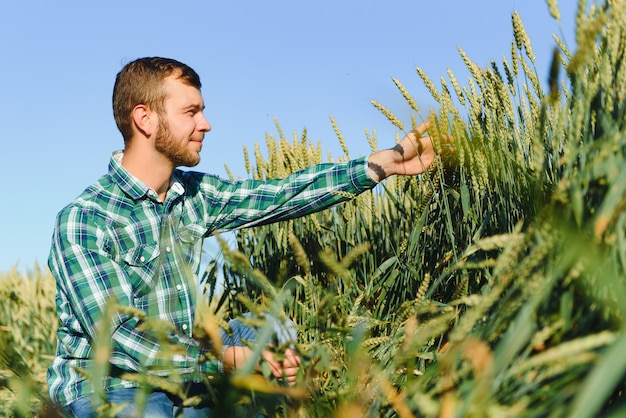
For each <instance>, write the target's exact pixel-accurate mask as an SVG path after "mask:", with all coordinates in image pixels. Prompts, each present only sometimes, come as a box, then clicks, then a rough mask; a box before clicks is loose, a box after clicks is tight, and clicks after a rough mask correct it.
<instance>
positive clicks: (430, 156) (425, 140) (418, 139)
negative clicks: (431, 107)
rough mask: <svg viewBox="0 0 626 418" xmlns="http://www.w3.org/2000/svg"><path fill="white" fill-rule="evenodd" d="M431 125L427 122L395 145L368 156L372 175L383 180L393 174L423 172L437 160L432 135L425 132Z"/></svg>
mask: <svg viewBox="0 0 626 418" xmlns="http://www.w3.org/2000/svg"><path fill="white" fill-rule="evenodd" d="M429 127H430V122H426V123H423V124H421V125H420V126H418V127H417V129H415V130H412V131H411V132H409V133H407V134H406V135H405V137H404V138H402V140H401V141H400V142H398V143H397V144H396V146H395V147H393V148H391V149H388V150H384V151H378V152H375V153H373V154H371V155H370V156H369V158H368V168H369V171H370V175H371V176H372V178H373V179H374V180H376V181H381V180H383V179H385V178H387V177H389V176H391V175H393V174H399V175H406V176H414V175H417V174H422V173H424V172H425V171H426V170H428V167H430V165H431V164H432V163H433V161H434V160H435V150H434V148H433V142H432V140H431V138H430V137H428V136H425V137H422V135H424V133H426V131H427V130H428V128H429Z"/></svg>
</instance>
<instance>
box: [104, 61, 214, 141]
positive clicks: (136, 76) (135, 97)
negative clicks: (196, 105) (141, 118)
mask: <svg viewBox="0 0 626 418" xmlns="http://www.w3.org/2000/svg"><path fill="white" fill-rule="evenodd" d="M172 75H174V76H175V77H176V78H177V79H180V80H181V81H182V82H183V83H185V84H187V85H190V86H192V87H195V88H197V89H198V90H200V88H201V87H202V84H201V83H200V76H198V74H197V73H196V72H195V71H194V70H193V69H192V68H191V67H189V66H188V65H186V64H183V63H182V62H179V61H176V60H174V59H171V58H161V57H146V58H139V59H136V60H134V61H131V62H129V63H128V64H126V65H125V66H124V68H122V70H121V71H120V72H119V73H118V74H117V77H116V78H115V86H114V87H113V117H114V118H115V123H116V124H117V128H118V129H119V130H120V132H121V133H122V136H123V137H124V141H125V142H126V141H128V140H130V138H131V137H132V134H133V128H132V127H133V120H132V111H133V109H134V108H135V106H137V105H140V104H143V105H146V106H148V107H149V108H150V109H152V110H154V111H155V112H157V113H159V114H160V113H162V112H163V111H164V104H165V99H166V98H167V97H166V96H167V95H166V93H165V90H164V89H163V81H164V80H165V79H166V78H167V77H170V76H172Z"/></svg>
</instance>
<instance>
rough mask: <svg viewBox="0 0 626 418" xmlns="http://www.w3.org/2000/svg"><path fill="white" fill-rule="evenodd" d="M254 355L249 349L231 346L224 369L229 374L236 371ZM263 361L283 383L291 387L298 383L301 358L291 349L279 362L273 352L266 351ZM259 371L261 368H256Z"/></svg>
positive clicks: (227, 350) (225, 359) (225, 358)
mask: <svg viewBox="0 0 626 418" xmlns="http://www.w3.org/2000/svg"><path fill="white" fill-rule="evenodd" d="M251 355H252V351H251V350H250V349H249V348H248V347H238V346H229V347H226V349H225V350H224V359H223V362H224V369H225V370H226V371H228V372H232V371H234V370H236V368H237V366H238V365H239V366H242V365H244V364H245V363H246V360H247V359H248V358H249V357H250V356H251ZM262 357H263V360H265V362H267V364H268V365H269V366H270V370H271V371H272V376H274V377H275V378H277V379H278V380H281V381H286V382H287V383H288V384H289V385H290V386H293V385H294V384H295V383H296V376H297V375H298V370H299V369H300V363H301V360H300V356H298V353H297V352H296V351H295V350H294V349H291V348H288V349H287V350H286V351H285V355H284V358H283V360H282V362H281V361H278V360H277V359H276V357H275V356H274V354H273V353H272V352H271V351H267V350H264V351H263V353H262ZM256 370H257V371H260V368H259V367H258V365H257V367H256Z"/></svg>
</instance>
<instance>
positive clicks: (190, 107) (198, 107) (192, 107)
mask: <svg viewBox="0 0 626 418" xmlns="http://www.w3.org/2000/svg"><path fill="white" fill-rule="evenodd" d="M205 108H206V106H205V105H204V104H202V105H199V104H190V105H188V106H185V107H183V110H184V111H187V110H196V111H203V110H204V109H205Z"/></svg>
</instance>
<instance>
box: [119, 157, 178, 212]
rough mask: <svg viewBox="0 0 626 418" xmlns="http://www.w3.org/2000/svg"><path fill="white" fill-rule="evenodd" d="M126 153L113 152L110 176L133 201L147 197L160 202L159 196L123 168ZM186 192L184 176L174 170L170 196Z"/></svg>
mask: <svg viewBox="0 0 626 418" xmlns="http://www.w3.org/2000/svg"><path fill="white" fill-rule="evenodd" d="M123 156H124V151H123V150H119V151H115V152H113V154H112V155H111V161H110V163H109V175H110V176H111V177H112V178H113V181H114V182H115V183H116V184H117V185H118V186H119V187H120V189H122V191H123V192H124V193H126V194H127V195H128V196H129V197H130V198H131V199H133V200H139V199H142V198H144V197H145V196H146V195H147V196H149V197H150V198H152V199H154V200H158V197H157V194H156V192H155V191H153V190H152V189H151V188H150V187H148V186H147V185H146V184H144V183H143V182H142V181H141V180H139V179H138V178H137V177H135V176H133V175H132V174H130V173H129V172H128V170H126V169H125V168H124V166H122V157H123ZM184 191H185V188H184V186H183V184H182V174H181V173H179V172H178V170H174V173H173V174H172V178H171V180H170V188H169V190H168V194H170V193H171V192H174V193H175V194H176V195H177V196H180V195H181V194H183V193H184Z"/></svg>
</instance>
